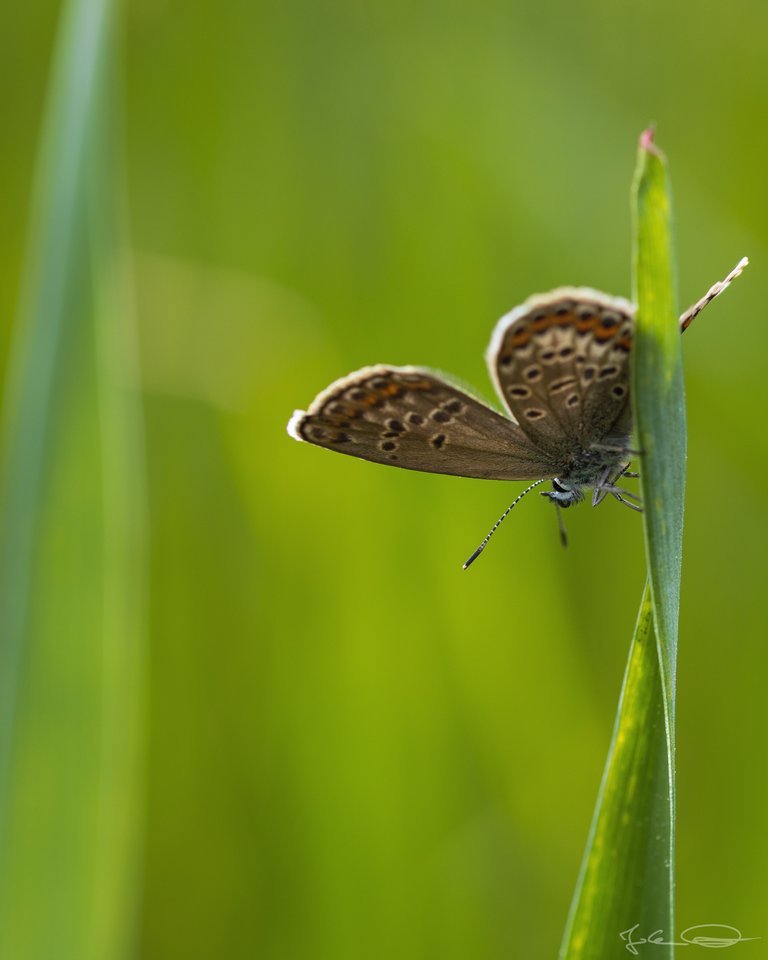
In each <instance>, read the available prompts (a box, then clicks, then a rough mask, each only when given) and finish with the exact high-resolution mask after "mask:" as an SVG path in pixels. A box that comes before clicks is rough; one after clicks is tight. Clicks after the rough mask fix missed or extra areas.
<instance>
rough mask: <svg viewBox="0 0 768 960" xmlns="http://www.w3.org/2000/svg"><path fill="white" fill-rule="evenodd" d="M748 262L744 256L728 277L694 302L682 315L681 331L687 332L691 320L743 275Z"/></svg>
mask: <svg viewBox="0 0 768 960" xmlns="http://www.w3.org/2000/svg"><path fill="white" fill-rule="evenodd" d="M748 263H749V260H748V259H747V258H746V257H742V258H741V260H739V262H738V263H737V264H736V266H735V267H734V268H733V270H731V272H730V273H729V274H728V276H727V277H725V278H724V279H723V280H718V282H717V283H716V284H714V285H713V286H711V287H710V288H709V290H707V292H706V293H705V294H704V296H703V297H702V298H701V300H699V301H698V302H697V303H694V305H693V306H692V307H688V309H687V310H686V311H685V313H684V314H683V315H682V317H680V333H685V331H686V330H687V329H688V327H689V326H690V325H691V321H692V320H695V319H696V317H698V315H699V314H700V313H701V311H702V310H703V309H704V307H706V306H707V304H708V303H712V301H713V300H714V299H715V297H719V296H720V294H721V293H722V292H723V290H725V288H726V287H728V286H729V285H730V283H731V281H732V280H735V279H736V277H738V276H741V271H742V270H743V269H744V267H746V266H747V264H748Z"/></svg>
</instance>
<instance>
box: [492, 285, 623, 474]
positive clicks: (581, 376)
mask: <svg viewBox="0 0 768 960" xmlns="http://www.w3.org/2000/svg"><path fill="white" fill-rule="evenodd" d="M633 326H634V308H633V306H632V304H631V303H629V302H628V301H627V300H623V299H622V298H620V297H610V296H608V295H607V294H604V293H599V292H598V291H596V290H591V289H589V288H587V287H561V288H559V289H557V290H553V291H552V292H551V293H548V294H541V295H538V296H535V297H531V298H530V299H529V300H526V302H525V303H524V304H522V305H521V306H519V307H516V308H515V309H514V310H513V311H512V312H511V313H509V314H507V315H506V316H505V317H502V318H501V320H500V321H499V322H498V324H497V326H496V329H495V331H494V333H493V337H492V338H491V343H490V346H489V347H488V352H487V354H486V360H487V362H488V367H489V369H490V372H491V377H492V379H493V381H494V383H495V385H496V389H497V390H498V392H499V394H500V396H501V398H502V400H503V401H504V403H505V404H506V406H507V408H508V410H509V411H510V413H511V414H512V416H514V417H515V419H516V420H517V421H518V423H519V424H520V428H521V429H522V430H523V431H524V432H525V433H526V434H527V435H528V436H529V437H530V438H531V440H532V441H533V443H534V445H535V446H536V447H538V448H540V449H541V450H543V451H545V452H546V454H547V455H548V456H549V457H550V458H552V459H553V460H555V461H567V460H568V458H569V457H571V456H572V455H573V454H574V453H575V452H576V451H578V450H587V449H590V448H591V447H592V446H593V445H594V444H599V443H600V442H605V441H606V440H609V439H613V438H616V439H623V438H625V437H626V436H627V435H628V434H629V432H630V430H631V422H632V421H631V408H630V405H629V376H630V373H629V355H630V350H631V348H632V331H633Z"/></svg>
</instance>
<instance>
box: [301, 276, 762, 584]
mask: <svg viewBox="0 0 768 960" xmlns="http://www.w3.org/2000/svg"><path fill="white" fill-rule="evenodd" d="M746 263H747V260H746V258H744V259H743V260H741V261H740V262H739V264H738V265H737V266H736V267H735V268H734V269H733V270H732V271H731V273H729V274H728V276H727V277H726V278H725V279H724V280H722V281H720V282H719V283H717V284H715V285H714V286H713V287H712V288H711V289H710V290H709V291H708V292H707V294H706V295H705V296H704V297H702V299H701V300H700V301H698V303H696V304H695V305H694V306H693V307H691V308H690V309H689V310H687V311H686V312H685V313H684V314H683V316H682V317H681V318H680V329H681V332H682V331H684V330H685V329H686V328H687V327H688V325H689V324H690V323H691V321H692V320H693V319H694V317H695V316H696V315H697V314H698V313H699V312H700V311H701V310H702V309H703V308H704V307H705V306H706V305H707V304H708V303H710V302H711V301H712V300H713V299H714V298H715V297H716V296H718V294H720V293H721V292H722V291H723V290H724V289H725V288H726V287H727V286H728V284H729V283H730V282H731V281H732V280H733V279H734V278H735V277H737V276H738V275H739V274H740V273H741V271H742V269H743V267H744V266H745V265H746ZM633 329H634V307H633V306H632V304H631V303H629V301H627V300H624V299H622V298H620V297H611V296H609V295H607V294H605V293H600V292H599V291H597V290H592V289H590V288H589V287H559V288H558V289H557V290H553V291H552V292H551V293H546V294H539V295H536V296H533V297H530V298H529V299H528V300H526V301H525V303H523V304H521V305H520V306H518V307H515V309H514V310H512V311H511V312H510V313H508V314H506V316H504V317H502V318H501V320H500V321H499V322H498V324H497V325H496V329H495V330H494V332H493V336H492V337H491V342H490V345H489V347H488V350H487V352H486V361H487V363H488V368H489V370H490V374H491V379H492V380H493V382H494V385H495V387H496V390H497V392H498V394H499V396H500V397H501V400H502V403H503V404H504V406H505V407H506V409H507V411H508V415H507V416H503V415H502V414H500V413H497V412H496V411H495V410H493V409H491V407H489V406H488V405H487V404H485V403H483V402H481V401H480V400H477V399H476V398H475V397H473V396H471V395H470V394H469V393H467V392H466V391H464V390H461V389H459V388H458V387H457V386H455V385H454V384H452V383H450V382H449V381H448V380H446V379H445V378H444V377H443V376H442V375H439V374H437V373H434V372H433V371H432V370H429V369H427V368H425V367H393V366H373V367H364V368H363V369H362V370H357V371H355V372H354V373H351V374H349V375H348V376H346V377H343V378H342V379H341V380H337V381H336V382H335V383H332V384H331V385H330V386H329V387H327V388H326V389H325V390H323V392H322V393H320V394H319V395H318V396H317V397H316V398H315V399H314V400H313V401H312V403H311V404H310V407H309V409H308V410H307V411H306V412H304V411H301V410H297V411H296V412H295V413H294V415H293V416H292V417H291V420H290V422H289V424H288V432H289V433H290V434H291V436H292V437H294V438H295V439H296V440H305V441H307V442H308V443H314V444H316V445H317V446H320V447H326V448H327V449H329V450H336V451H338V452H339V453H346V454H349V455H351V456H354V457H360V458H361V459H363V460H372V461H374V462H375V463H384V464H388V465H390V466H395V467H403V468H405V469H407V470H422V471H426V472H428V473H446V474H452V475H454V476H460V477H479V478H483V479H492V480H534V481H535V482H534V483H532V484H530V486H528V487H527V488H526V489H525V490H524V491H523V492H522V493H521V494H520V495H519V496H518V497H517V498H516V499H515V500H514V501H513V503H511V504H510V506H509V507H508V508H507V510H506V511H505V512H504V514H503V515H502V516H501V517H500V519H499V520H498V521H497V522H496V524H495V525H494V527H493V529H492V530H491V532H490V533H489V534H488V536H487V537H486V538H485V540H484V541H483V542H482V544H481V545H480V547H478V549H477V550H476V551H475V553H474V554H473V555H472V556H471V557H470V558H469V560H468V561H467V562H466V563H465V564H464V567H465V569H466V567H468V566H469V564H470V563H472V561H473V560H475V559H476V557H477V556H478V555H479V554H480V553H481V552H482V550H483V549H484V548H485V545H486V544H487V542H488V540H489V539H490V537H491V535H492V534H493V533H494V531H495V530H496V527H498V525H499V523H501V521H502V520H503V519H504V517H506V516H507V514H508V513H509V511H510V510H511V509H512V507H513V506H515V504H516V503H517V502H518V501H519V500H520V499H521V498H522V497H523V496H525V494H526V493H528V492H529V491H530V490H532V489H533V488H534V487H536V486H538V485H539V484H540V483H544V482H545V481H546V480H551V481H552V490H548V491H546V492H545V493H543V496H545V497H547V498H549V499H550V500H551V501H552V502H553V503H554V504H555V505H556V506H557V507H563V508H566V507H570V506H572V505H573V504H575V503H578V502H579V501H581V500H583V499H584V495H585V494H584V491H585V490H586V489H587V488H593V490H594V493H593V496H592V504H593V506H597V505H598V504H599V503H601V502H602V500H603V499H604V498H605V497H606V496H607V495H608V494H610V495H612V496H613V497H615V498H616V499H617V500H619V501H620V502H621V503H624V504H625V505H626V506H629V507H632V508H633V509H635V510H639V509H640V507H639V506H638V505H637V504H636V503H632V502H631V501H632V500H637V498H636V497H635V496H634V494H631V493H629V492H628V491H626V490H624V489H622V488H620V487H618V486H617V482H618V481H619V479H620V478H621V477H622V476H627V475H628V476H632V474H629V473H628V468H629V459H630V456H631V453H632V451H631V450H630V446H629V444H630V435H631V432H632V408H631V405H630V400H629V385H630V367H629V357H630V354H631V350H632V335H633ZM558 518H559V511H558ZM560 530H561V537H562V539H563V542H564V543H565V534H564V531H563V528H562V523H561V525H560Z"/></svg>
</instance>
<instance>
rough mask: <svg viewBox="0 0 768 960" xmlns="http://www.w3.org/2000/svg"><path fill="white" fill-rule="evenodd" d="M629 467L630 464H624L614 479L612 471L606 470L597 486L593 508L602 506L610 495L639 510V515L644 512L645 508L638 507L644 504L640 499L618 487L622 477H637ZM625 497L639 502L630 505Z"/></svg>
mask: <svg viewBox="0 0 768 960" xmlns="http://www.w3.org/2000/svg"><path fill="white" fill-rule="evenodd" d="M629 466H630V464H628V463H626V464H624V466H623V467H622V468H621V470H619V472H618V473H617V474H616V475H615V476H614V477H611V471H610V470H609V469H606V470H605V472H604V473H603V475H602V477H600V480H599V482H598V483H597V485H596V486H595V492H594V494H593V495H592V506H593V507H596V506H598V505H599V504H601V503H602V502H603V500H605V498H606V497H607V496H608V494H609V493H610V494H612V495H613V496H614V497H616V499H617V500H618V501H619V502H620V503H623V504H626V506H628V507H631V508H632V509H633V510H637V511H638V512H639V513H642V512H643V508H642V507H641V506H638V504H640V503H642V500H641V499H640V497H638V496H637V495H636V494H634V493H631V492H630V491H629V490H624V488H623V487H617V486H616V482H617V481H618V480H620V479H621V477H636V476H637V474H636V473H630V472H629ZM622 494H623V496H622ZM624 497H629V499H630V500H635V501H637V503H630V502H629V500H625V499H624Z"/></svg>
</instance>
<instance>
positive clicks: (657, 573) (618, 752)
mask: <svg viewBox="0 0 768 960" xmlns="http://www.w3.org/2000/svg"><path fill="white" fill-rule="evenodd" d="M633 214H634V229H635V264H634V266H635V276H634V287H635V301H636V303H637V322H636V331H635V342H634V345H633V367H634V381H633V391H632V392H633V404H634V416H635V426H636V432H637V437H638V442H639V445H640V449H641V450H642V451H643V454H642V468H641V475H642V481H641V482H642V490H643V500H644V506H645V514H644V526H645V542H646V555H647V561H648V584H647V586H646V589H645V593H644V595H643V600H642V603H641V606H640V613H639V615H638V620H637V626H636V628H635V635H634V638H633V641H632V646H631V649H630V654H629V662H628V664H627V670H626V675H625V677H624V685H623V688H622V693H621V698H620V702H619V711H618V717H617V720H616V726H615V729H614V734H613V740H612V743H611V747H610V751H609V755H608V762H607V764H606V768H605V773H604V775H603V782H602V785H601V788H600V794H599V796H598V801H597V806H596V809H595V815H594V819H593V823H592V828H591V831H590V836H589V840H588V842H587V849H586V853H585V856H584V861H583V864H582V868H581V873H580V876H579V880H578V883H577V886H576V891H575V893H574V898H573V903H572V905H571V912H570V915H569V918H568V923H567V926H566V931H565V936H564V939H563V946H562V948H561V954H560V955H561V958H563V960H577V958H578V960H587V958H590V960H602V958H607V957H614V956H619V955H621V951H622V948H623V947H626V946H628V941H632V940H634V941H635V942H639V941H641V940H642V939H643V937H645V936H648V935H650V934H652V933H654V932H655V931H659V930H662V931H663V932H664V936H663V940H665V941H669V940H672V939H674V937H673V932H674V837H675V830H674V817H675V782H674V717H675V709H674V696H675V663H676V651H677V617H678V609H679V602H680V569H681V568H680V560H681V548H682V525H683V493H684V484H685V415H684V400H683V386H682V360H681V354H680V332H679V324H678V320H677V309H676V295H675V281H674V276H675V273H674V264H673V257H672V239H671V202H670V196H669V189H668V184H667V174H666V165H665V161H664V158H663V156H662V155H661V153H660V152H659V151H658V150H657V149H656V148H655V146H654V145H653V143H652V138H651V135H650V133H646V134H644V135H643V137H642V138H641V142H640V150H639V159H638V168H637V173H636V177H635V183H634V188H633ZM636 949H637V948H636ZM653 950H654V956H655V957H659V958H667V960H669V958H671V957H672V956H673V951H674V947H673V946H672V945H671V944H669V943H665V944H656V943H654V945H653Z"/></svg>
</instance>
